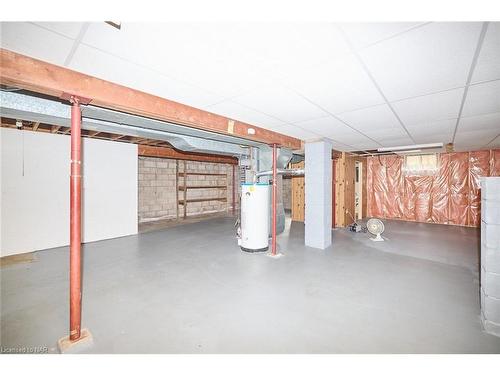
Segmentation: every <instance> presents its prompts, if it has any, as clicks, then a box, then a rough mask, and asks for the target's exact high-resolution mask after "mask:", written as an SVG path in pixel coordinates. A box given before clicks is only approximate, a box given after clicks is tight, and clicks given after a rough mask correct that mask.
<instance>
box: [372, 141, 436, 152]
mask: <svg viewBox="0 0 500 375" xmlns="http://www.w3.org/2000/svg"><path fill="white" fill-rule="evenodd" d="M440 147H443V142H439V143H425V144H421V145H408V146H395V147H381V148H378V149H377V151H378V152H384V151H405V150H418V149H423V148H440Z"/></svg>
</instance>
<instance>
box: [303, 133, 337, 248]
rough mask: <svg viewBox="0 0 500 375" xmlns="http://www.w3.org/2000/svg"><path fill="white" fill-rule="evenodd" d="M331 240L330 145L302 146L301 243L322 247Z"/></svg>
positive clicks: (314, 143) (324, 142)
mask: <svg viewBox="0 0 500 375" xmlns="http://www.w3.org/2000/svg"><path fill="white" fill-rule="evenodd" d="M331 244H332V145H331V144H330V143H329V142H328V141H324V140H322V141H316V142H311V143H306V146H305V245H306V246H310V247H315V248H317V249H326V248H327V247H328V246H330V245H331Z"/></svg>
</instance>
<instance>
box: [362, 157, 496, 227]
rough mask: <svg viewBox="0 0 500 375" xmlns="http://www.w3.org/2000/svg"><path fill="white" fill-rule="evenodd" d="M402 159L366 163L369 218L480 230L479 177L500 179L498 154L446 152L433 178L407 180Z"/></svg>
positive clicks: (383, 158) (383, 159)
mask: <svg viewBox="0 0 500 375" xmlns="http://www.w3.org/2000/svg"><path fill="white" fill-rule="evenodd" d="M403 163H404V157H403V156H399V155H384V156H372V157H368V158H367V166H368V167H367V169H368V175H367V191H368V199H367V206H368V216H371V217H380V218H386V219H399V220H407V221H417V222H423V223H440V224H454V225H465V226H472V227H478V226H480V221H481V189H480V179H481V177H488V176H500V150H498V149H497V150H481V151H470V152H454V153H442V154H440V155H439V170H438V171H437V172H436V173H435V174H434V175H430V176H412V175H405V173H404V172H403Z"/></svg>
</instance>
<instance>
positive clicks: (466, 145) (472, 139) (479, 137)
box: [455, 129, 500, 151]
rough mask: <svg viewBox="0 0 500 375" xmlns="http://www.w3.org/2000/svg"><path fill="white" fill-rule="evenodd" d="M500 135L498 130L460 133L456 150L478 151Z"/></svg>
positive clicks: (456, 141) (456, 140)
mask: <svg viewBox="0 0 500 375" xmlns="http://www.w3.org/2000/svg"><path fill="white" fill-rule="evenodd" d="M498 134H500V133H499V131H498V129H494V130H491V129H490V130H486V131H485V130H468V131H459V132H458V133H457V136H456V138H455V148H456V149H457V148H461V149H466V150H471V151H472V150H477V149H479V148H483V147H485V146H486V145H487V144H488V143H490V142H491V141H492V140H493V139H494V138H495V137H496V136H497V135H498Z"/></svg>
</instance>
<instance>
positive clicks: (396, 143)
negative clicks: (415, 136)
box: [377, 136, 414, 147]
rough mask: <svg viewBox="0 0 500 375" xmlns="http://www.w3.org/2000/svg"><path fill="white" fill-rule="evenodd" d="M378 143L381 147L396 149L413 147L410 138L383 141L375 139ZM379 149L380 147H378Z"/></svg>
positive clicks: (384, 139) (388, 138)
mask: <svg viewBox="0 0 500 375" xmlns="http://www.w3.org/2000/svg"><path fill="white" fill-rule="evenodd" d="M377 140H378V141H379V143H380V144H381V145H382V146H383V147H397V146H407V145H413V144H414V142H413V141H412V140H411V139H410V137H408V136H406V137H394V138H391V137H387V138H383V139H377ZM379 147H380V146H379Z"/></svg>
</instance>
